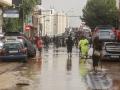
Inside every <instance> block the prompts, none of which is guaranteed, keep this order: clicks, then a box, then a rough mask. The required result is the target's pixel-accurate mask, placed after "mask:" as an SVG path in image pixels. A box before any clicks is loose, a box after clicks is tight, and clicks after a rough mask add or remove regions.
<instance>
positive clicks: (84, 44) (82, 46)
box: [66, 36, 102, 72]
mask: <svg viewBox="0 0 120 90" xmlns="http://www.w3.org/2000/svg"><path fill="white" fill-rule="evenodd" d="M66 45H67V53H68V57H71V53H72V47H73V45H74V41H73V40H72V37H71V36H68V39H67V40H66ZM78 48H79V51H80V54H81V55H80V57H81V58H85V60H86V58H87V56H88V51H89V49H90V45H89V41H88V40H87V38H86V37H84V36H82V37H81V39H80V40H79V42H78ZM92 48H93V52H91V53H93V54H92V60H93V70H94V71H95V72H97V67H98V63H99V61H100V56H101V50H102V41H100V40H99V38H98V37H96V38H95V39H94V40H93V44H92Z"/></svg>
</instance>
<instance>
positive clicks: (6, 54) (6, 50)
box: [0, 41, 27, 61]
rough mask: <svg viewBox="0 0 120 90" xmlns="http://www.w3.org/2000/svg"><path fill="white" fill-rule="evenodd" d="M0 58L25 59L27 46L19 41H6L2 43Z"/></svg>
mask: <svg viewBox="0 0 120 90" xmlns="http://www.w3.org/2000/svg"><path fill="white" fill-rule="evenodd" d="M0 59H1V60H22V61H26V60H27V48H25V47H24V45H23V44H22V43H21V42H19V41H7V42H5V43H4V45H3V47H2V49H1V52H0Z"/></svg>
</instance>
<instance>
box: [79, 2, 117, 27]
mask: <svg viewBox="0 0 120 90" xmlns="http://www.w3.org/2000/svg"><path fill="white" fill-rule="evenodd" d="M81 19H82V21H84V22H85V23H86V25H88V26H89V27H90V28H95V26H97V25H113V26H114V27H116V28H117V27H118V10H117V7H116V1H115V0H88V1H87V4H86V6H85V7H84V8H83V16H82V17H81Z"/></svg>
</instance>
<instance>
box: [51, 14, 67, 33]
mask: <svg viewBox="0 0 120 90" xmlns="http://www.w3.org/2000/svg"><path fill="white" fill-rule="evenodd" d="M68 27H69V21H68V17H67V16H66V15H65V13H63V12H58V13H56V14H55V15H54V29H53V32H54V33H53V34H54V35H59V34H62V33H64V32H65V29H66V28H68Z"/></svg>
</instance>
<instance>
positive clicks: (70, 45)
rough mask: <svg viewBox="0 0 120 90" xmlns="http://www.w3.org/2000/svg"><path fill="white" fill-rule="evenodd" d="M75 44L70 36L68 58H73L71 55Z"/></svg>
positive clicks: (67, 43) (67, 41)
mask: <svg viewBox="0 0 120 90" xmlns="http://www.w3.org/2000/svg"><path fill="white" fill-rule="evenodd" d="M73 44H74V43H73V40H72V37H71V36H68V39H67V40H66V45H67V53H68V57H69V56H71V54H72V47H73Z"/></svg>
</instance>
